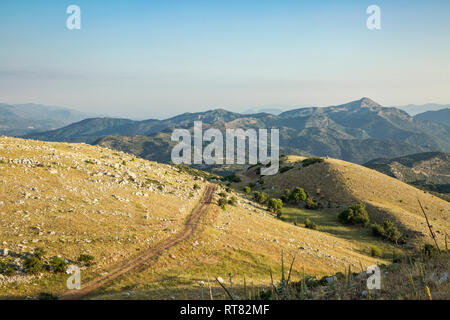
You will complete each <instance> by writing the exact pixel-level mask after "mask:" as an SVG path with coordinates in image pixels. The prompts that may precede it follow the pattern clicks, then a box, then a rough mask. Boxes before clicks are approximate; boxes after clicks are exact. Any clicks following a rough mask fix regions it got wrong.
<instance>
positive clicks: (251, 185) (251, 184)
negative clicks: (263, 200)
mask: <svg viewBox="0 0 450 320" xmlns="http://www.w3.org/2000/svg"><path fill="white" fill-rule="evenodd" d="M248 186H249V187H250V188H254V187H256V183H254V182H250V183H249V184H248Z"/></svg>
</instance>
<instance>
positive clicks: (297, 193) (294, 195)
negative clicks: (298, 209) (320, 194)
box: [281, 187, 320, 210]
mask: <svg viewBox="0 0 450 320" xmlns="http://www.w3.org/2000/svg"><path fill="white" fill-rule="evenodd" d="M281 200H282V201H283V202H285V203H293V204H297V205H298V204H300V203H304V204H305V208H306V209H312V210H316V209H319V208H320V204H319V203H318V202H316V201H314V199H313V198H311V197H310V196H309V195H308V194H307V193H306V192H305V190H304V189H302V188H300V187H295V188H294V189H293V190H292V191H291V190H289V189H285V190H284V195H283V196H281Z"/></svg>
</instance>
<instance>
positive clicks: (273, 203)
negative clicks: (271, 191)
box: [267, 198, 283, 215]
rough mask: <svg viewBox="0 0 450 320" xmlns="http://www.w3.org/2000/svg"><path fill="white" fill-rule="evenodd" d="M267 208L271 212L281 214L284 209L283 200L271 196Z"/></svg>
mask: <svg viewBox="0 0 450 320" xmlns="http://www.w3.org/2000/svg"><path fill="white" fill-rule="evenodd" d="M267 208H268V209H269V211H270V212H273V213H276V214H277V215H279V214H280V213H281V209H283V201H281V199H274V198H270V199H269V201H268V204H267Z"/></svg>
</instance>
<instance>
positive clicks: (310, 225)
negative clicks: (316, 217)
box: [305, 218, 317, 230]
mask: <svg viewBox="0 0 450 320" xmlns="http://www.w3.org/2000/svg"><path fill="white" fill-rule="evenodd" d="M305 228H308V229H313V230H316V229H317V224H316V223H315V222H313V221H312V220H310V219H309V218H306V220H305Z"/></svg>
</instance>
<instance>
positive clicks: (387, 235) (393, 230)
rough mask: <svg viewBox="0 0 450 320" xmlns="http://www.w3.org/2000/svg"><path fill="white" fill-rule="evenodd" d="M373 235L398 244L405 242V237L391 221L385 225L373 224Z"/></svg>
mask: <svg viewBox="0 0 450 320" xmlns="http://www.w3.org/2000/svg"><path fill="white" fill-rule="evenodd" d="M372 234H373V235H374V236H376V237H379V238H383V239H384V240H388V241H391V242H394V243H396V244H398V243H401V242H403V235H402V233H401V232H400V231H399V230H398V229H397V227H396V226H395V225H394V223H392V221H390V220H386V221H385V222H384V223H383V225H379V224H373V225H372Z"/></svg>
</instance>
